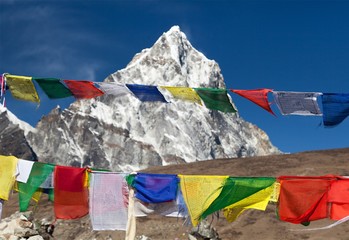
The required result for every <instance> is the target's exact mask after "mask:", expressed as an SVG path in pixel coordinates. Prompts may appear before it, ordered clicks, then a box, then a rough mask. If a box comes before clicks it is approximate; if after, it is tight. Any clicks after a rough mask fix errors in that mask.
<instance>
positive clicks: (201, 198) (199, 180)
mask: <svg viewBox="0 0 349 240" xmlns="http://www.w3.org/2000/svg"><path fill="white" fill-rule="evenodd" d="M178 177H179V178H180V181H179V182H180V187H181V191H182V194H183V198H184V201H185V203H186V205H187V208H188V213H189V216H190V218H191V222H192V224H193V226H194V227H195V226H196V225H197V224H198V223H199V221H200V219H201V215H202V214H203V213H204V212H205V211H206V210H207V209H208V207H209V206H210V205H211V203H212V202H213V201H214V200H215V199H216V198H217V197H218V196H219V194H220V193H221V191H222V188H223V186H224V184H225V182H226V180H227V179H228V176H196V175H178Z"/></svg>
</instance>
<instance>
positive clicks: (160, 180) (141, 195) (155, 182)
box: [132, 173, 178, 203]
mask: <svg viewBox="0 0 349 240" xmlns="http://www.w3.org/2000/svg"><path fill="white" fill-rule="evenodd" d="M132 186H133V187H134V188H135V189H136V198H138V199H140V200H142V201H143V202H146V203H161V202H168V201H173V200H176V195H177V186H178V177H177V175H171V174H151V173H137V175H136V177H135V178H134V181H133V184H132Z"/></svg>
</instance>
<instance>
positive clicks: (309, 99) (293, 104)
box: [273, 91, 322, 116]
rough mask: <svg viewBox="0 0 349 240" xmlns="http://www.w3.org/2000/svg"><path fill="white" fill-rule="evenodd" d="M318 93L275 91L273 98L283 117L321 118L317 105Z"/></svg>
mask: <svg viewBox="0 0 349 240" xmlns="http://www.w3.org/2000/svg"><path fill="white" fill-rule="evenodd" d="M320 95H321V93H317V92H280V91H273V96H274V99H275V102H276V105H277V106H278V108H279V110H280V112H281V114H282V115H303V116H311V115H317V116H321V115H322V112H321V110H320V108H319V105H318V103H317V97H318V96H320Z"/></svg>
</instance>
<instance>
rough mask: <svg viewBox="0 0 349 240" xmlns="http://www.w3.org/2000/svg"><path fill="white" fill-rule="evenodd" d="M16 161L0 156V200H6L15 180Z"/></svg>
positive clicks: (12, 157)
mask: <svg viewBox="0 0 349 240" xmlns="http://www.w3.org/2000/svg"><path fill="white" fill-rule="evenodd" d="M17 162H18V159H17V158H16V157H14V156H2V155H0V199H4V200H8V198H9V195H10V191H11V189H12V187H13V184H14V182H15V179H16V176H15V174H16V168H17Z"/></svg>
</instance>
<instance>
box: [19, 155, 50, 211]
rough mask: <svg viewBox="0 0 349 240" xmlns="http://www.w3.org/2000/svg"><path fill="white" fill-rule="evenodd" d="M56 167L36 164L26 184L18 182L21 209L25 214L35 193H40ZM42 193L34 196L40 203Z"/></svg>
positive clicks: (40, 163)
mask: <svg viewBox="0 0 349 240" xmlns="http://www.w3.org/2000/svg"><path fill="white" fill-rule="evenodd" d="M54 168H55V166H54V165H51V164H47V163H42V162H34V164H33V166H32V170H31V171H30V175H29V178H28V180H27V182H26V183H22V182H17V185H18V192H19V194H18V195H19V209H20V211H21V212H24V211H26V210H27V209H28V206H29V203H30V199H32V198H33V196H34V194H35V192H37V191H38V189H39V188H40V186H41V184H42V183H43V182H45V180H46V179H47V177H48V176H50V174H51V173H52V172H53V170H54ZM40 196H41V191H40V192H39V193H37V195H35V196H34V198H33V199H34V200H35V201H38V200H39V199H40Z"/></svg>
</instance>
